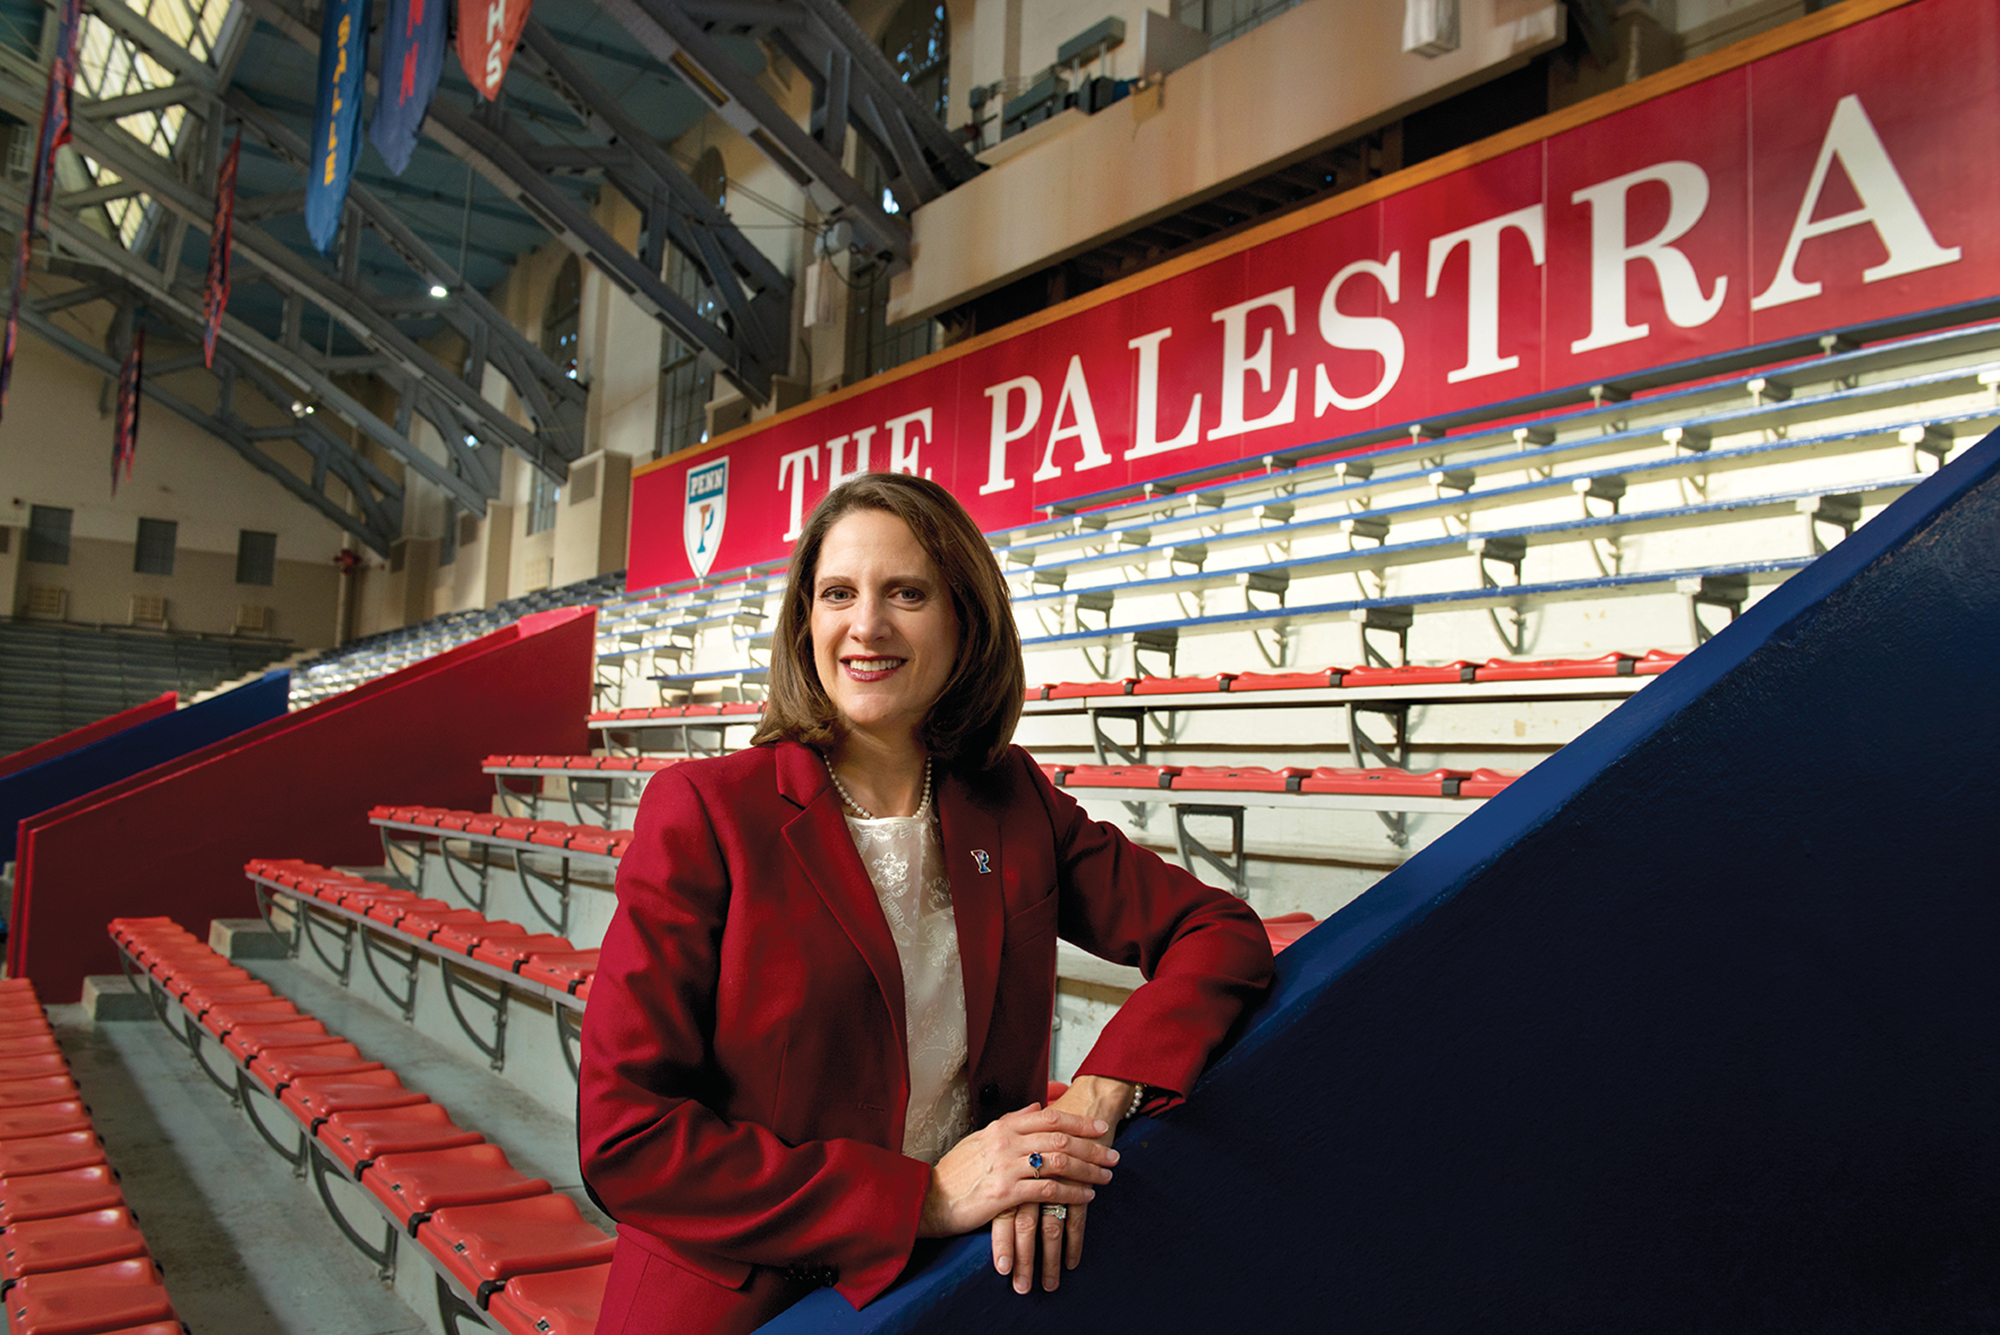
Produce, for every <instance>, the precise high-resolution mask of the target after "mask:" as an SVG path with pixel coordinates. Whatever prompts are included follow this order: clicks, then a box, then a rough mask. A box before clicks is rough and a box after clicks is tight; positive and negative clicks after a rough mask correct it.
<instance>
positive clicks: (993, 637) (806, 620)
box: [751, 473, 1027, 774]
mask: <svg viewBox="0 0 2000 1335" xmlns="http://www.w3.org/2000/svg"><path fill="white" fill-rule="evenodd" d="M856 510H880V511H883V512H884V513H887V514H892V515H894V516H896V518H898V519H900V520H902V521H903V522H904V523H905V524H907V525H909V527H910V532H911V534H912V535H914V536H915V538H916V540H917V543H918V545H919V546H921V547H922V548H923V549H924V551H925V553H926V554H927V555H929V557H930V558H931V562H932V564H934V565H936V566H937V569H938V576H939V578H940V579H942V580H943V582H944V586H945V588H947V589H949V590H951V604H952V611H953V612H955V613H956V614H957V616H958V657H957V659H956V661H954V662H953V663H952V666H951V676H950V677H949V678H947V679H946V681H945V684H944V690H943V691H942V693H940V694H939V696H938V699H937V703H936V704H935V705H933V706H931V712H930V716H929V717H928V718H926V719H925V720H924V723H923V729H922V733H921V736H922V739H923V743H924V747H925V749H926V750H928V751H929V752H930V753H931V755H933V756H935V757H936V758H937V759H938V760H939V761H941V762H943V763H944V764H945V765H946V766H948V767H949V768H951V769H954V770H957V771H958V772H960V773H962V774H974V773H978V772H980V771H983V770H987V769H990V768H992V767H993V766H994V765H997V764H998V763H999V762H1000V758H1001V757H1002V756H1003V755H1005V754H1006V751H1007V747H1008V744H1009V743H1011V742H1012V741H1013V740H1014V727H1015V725H1016V724H1017V723H1019V722H1020V719H1021V699H1022V695H1023V692H1024V688H1025V686H1026V681H1027V670H1026V669H1025V668H1024V667H1023V666H1022V664H1021V632H1020V631H1019V630H1018V629H1017V628H1016V627H1015V625H1014V607H1013V601H1012V599H1011V598H1009V597H1008V594H1007V582H1006V580H1005V579H1003V578H1002V577H1001V574H1000V563H999V562H998V561H997V560H995V559H994V556H993V549H992V548H991V547H989V546H987V544H986V537H985V535H984V534H982V533H981V532H980V531H979V526H978V525H977V524H975V523H974V522H973V520H972V516H971V515H969V514H967V513H966V512H965V507H964V506H962V505H960V504H959V503H958V498H957V497H955V496H953V495H952V494H951V493H950V492H949V491H947V490H945V489H944V488H943V487H942V486H939V485H938V484H937V483H935V482H932V481H931V480H930V479H928V478H921V477H912V476H910V475H908V474H904V473H864V474H862V475H861V476H860V477H857V478H853V479H851V480H849V481H847V482H844V483H842V484H841V485H840V486H838V487H835V488H834V489H833V490H832V491H830V492H828V493H827V495H826V499H825V500H823V501H821V502H820V503H819V506H818V507H817V508H816V509H814V511H813V512H812V518H810V519H808V520H807V521H806V526H805V528H804V529H803V530H802V531H801V532H800V533H799V540H798V543H797V544H796V545H795V546H794V547H793V548H792V561H791V565H790V567H789V568H788V569H787V570H786V572H785V591H784V595H783V597H784V601H783V602H781V603H780V604H779V605H778V624H777V627H776V629H775V630H774V631H773V633H772V636H771V678H770V692H769V696H768V698H767V699H766V700H765V702H764V721H763V723H762V724H761V725H759V727H758V729H757V733H756V736H754V737H752V738H751V744H752V745H761V744H762V743H765V742H775V741H778V740H780V739H787V740H790V741H795V742H804V743H806V744H807V745H809V746H821V747H824V746H827V745H830V744H832V743H834V742H837V741H838V740H839V739H840V717H839V715H838V713H836V712H835V710H834V707H833V702H832V701H831V700H830V699H828V698H827V694H826V690H825V689H824V688H823V687H822V686H821V684H820V680H819V669H818V667H817V666H816V665H815V663H814V661H813V644H812V600H813V581H814V579H815V578H816V577H817V575H818V572H819V552H820V547H821V545H822V544H823V543H824V542H825V541H826V533H827V530H828V529H830V528H832V527H833V526H834V524H836V523H837V522H839V521H840V520H841V519H843V518H845V517H846V516H847V515H850V514H852V513H853V512H855V511H856Z"/></svg>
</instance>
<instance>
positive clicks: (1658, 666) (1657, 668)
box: [1632, 649, 1687, 677]
mask: <svg viewBox="0 0 2000 1335" xmlns="http://www.w3.org/2000/svg"><path fill="white" fill-rule="evenodd" d="M1686 657H1687V655H1686V654H1670V653H1668V652H1667V651H1666V650H1664V649H1654V650H1652V651H1651V652H1650V653H1648V654H1647V655H1646V656H1645V657H1644V658H1642V659H1640V660H1639V662H1638V664H1637V665H1636V666H1634V667H1633V669H1632V671H1633V673H1634V675H1636V676H1640V677H1651V676H1655V675H1657V674H1659V673H1662V672H1665V671H1666V670H1667V669H1668V668H1670V667H1672V666H1673V665H1674V664H1676V663H1678V662H1680V661H1681V660H1682V659H1683V658H1686Z"/></svg>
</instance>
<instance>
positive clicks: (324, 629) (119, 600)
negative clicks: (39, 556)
mask: <svg viewBox="0 0 2000 1335" xmlns="http://www.w3.org/2000/svg"><path fill="white" fill-rule="evenodd" d="M89 309H90V308H83V310H84V311H85V312H87V311H88V310H89ZM55 318H57V319H59V320H65V321H68V322H70V323H71V324H72V327H74V328H77V329H78V330H79V332H80V334H81V335H82V336H83V337H86V338H88V339H89V341H91V342H92V343H98V342H100V341H101V340H102V337H103V331H102V329H101V328H98V327H95V326H92V325H90V324H88V323H87V316H79V314H78V312H77V311H76V310H72V311H64V312H60V313H58V315H57V316H56V317H55ZM153 355H154V356H155V357H159V358H164V357H165V356H168V355H170V350H169V349H167V348H165V347H155V349H154V350H153ZM185 379H186V381H187V382H188V383H192V382H193V381H194V379H195V377H194V376H188V377H186V378H185ZM180 387H181V386H180V385H179V384H178V383H177V385H176V388H180ZM110 402H111V399H110V395H109V394H108V393H107V392H106V391H105V378H104V377H103V376H101V375H99V374H98V373H97V372H95V371H93V370H90V369H88V368H86V367H84V366H83V365H82V364H81V363H78V362H76V361H74V360H73V359H71V358H70V357H69V356H68V355H67V354H65V353H63V352H61V351H59V350H57V349H55V348H52V347H50V346H49V345H47V344H45V343H43V342H42V341H41V340H40V339H38V338H37V337H36V336H35V335H34V334H33V333H32V332H29V331H27V330H23V331H22V334H21V342H20V349H19V352H18V355H17V357H16V362H15V369H14V383H13V389H12V393H11V394H10V395H9V396H8V403H7V412H6V416H5V418H4V420H0V524H4V525H8V526H18V527H19V528H20V529H22V530H25V529H26V527H27V523H28V516H29V511H30V508H31V507H32V506H35V505H48V506H59V507H62V508H64V509H68V510H71V511H72V512H73V517H72V519H71V527H70V539H71V558H70V564H69V565H67V566H42V565H27V564H21V565H20V566H19V568H18V572H17V574H16V575H15V577H14V578H12V579H10V578H8V577H7V572H8V569H9V567H10V566H11V565H13V564H14V563H16V562H20V561H21V559H22V552H21V541H20V540H21V536H22V535H21V534H16V535H14V541H12V542H10V543H9V552H8V553H7V554H5V555H0V592H5V593H6V594H7V595H8V596H7V598H6V611H7V612H8V613H10V614H19V613H20V612H21V610H22V608H23V603H24V601H25V599H26V596H27V589H28V587H29V586H30V585H31V584H32V585H52V586H54V587H58V588H64V589H67V590H68V591H69V619H70V620H72V621H85V622H104V623H111V624H116V625H123V624H125V622H126V621H127V618H128V612H129V608H130V601H129V600H130V597H131V595H132V594H134V593H143V594H158V595H161V596H164V597H165V598H167V599H168V601H169V603H170V604H171V610H170V619H171V622H172V625H173V627H174V629H176V630H185V631H204V632H210V633H214V634H228V633H229V632H230V630H231V628H232V627H233V626H234V625H235V621H236V608H237V605H238V604H239V603H249V604H254V605H258V606H267V607H271V608H273V609H275V613H276V617H275V621H274V622H273V626H272V633H273V634H276V635H279V636H282V637H284V638H286V639H289V640H291V641H293V642H294V643H296V644H298V645H300V646H301V647H312V646H320V645H328V644H331V643H333V631H334V604H335V600H336V587H337V582H338V581H337V577H336V575H335V572H334V566H333V564H332V563H333V557H334V554H335V553H336V552H337V551H338V550H339V549H340V545H341V536H342V534H341V530H340V529H339V528H338V527H337V526H336V525H334V524H333V523H332V522H331V521H330V520H328V519H327V518H326V517H325V516H323V515H321V514H320V513H319V512H318V511H317V510H314V509H313V508H312V507H310V506H308V505H306V504H305V503H304V502H302V501H299V500H297V499H295V498H294V497H292V496H291V495H290V494H288V493H287V492H285V491H284V490H283V489H282V488H281V487H280V486H279V485H278V484H277V483H276V482H274V481H272V480H271V479H270V478H268V477H266V476H265V475H264V474H262V473H260V472H258V471H257V470H256V469H255V468H254V467H253V466H252V465H250V464H249V463H247V462H246V461H245V460H244V459H243V458H242V457H241V456H240V455H238V454H237V453H236V452H235V451H234V450H232V449H231V448H230V447H229V446H227V445H225V444H223V443H222V442H221V441H219V440H217V439H215V438H214V437H213V436H210V435H209V434H208V433H207V432H205V431H202V430H201V429H200V428H198V427H195V426H192V425H190V424H189V423H188V422H186V421H184V420H183V419H181V418H179V417H176V416H174V415H173V414H171V413H169V412H167V411H166V410H165V409H163V408H161V407H160V406H159V405H158V404H155V403H151V402H147V403H145V404H144V405H143V406H142V409H141V413H140V424H139V447H138V455H137V458H136V460H135V464H134V470H133V476H132V478H131V480H130V481H129V482H126V481H121V482H120V484H119V487H118V491H117V494H116V495H115V496H114V495H113V494H112V491H111V479H110V473H111V433H112V422H111V416H110V413H109V411H108V408H109V405H110ZM100 404H102V405H103V406H104V407H105V408H106V411H104V412H102V413H100V412H99V407H100ZM272 452H273V453H274V454H277V455H279V456H280V457H287V456H289V455H291V454H296V455H297V459H296V460H295V461H294V463H295V464H296V466H297V467H298V469H299V471H300V472H301V474H303V473H304V472H305V471H306V470H307V469H308V468H309V467H310V465H309V463H308V462H307V461H306V460H305V457H304V455H303V453H302V452H298V451H296V450H294V449H293V447H291V446H289V445H285V444H283V443H273V444H272ZM141 518H147V519H167V520H172V521H174V522H175V524H177V525H178V530H177V534H176V553H175V563H174V573H173V574H172V575H171V576H153V575H138V574H134V573H133V570H132V556H133V545H134V543H135V541H136V539H137V534H138V526H139V520H140V519H141ZM244 529H252V530H256V531H260V532H266V533H276V534H277V535H278V562H277V572H276V583H274V584H273V585H271V586H269V587H263V586H254V585H238V584H237V583H236V549H237V537H238V534H239V532H240V531H241V530H244Z"/></svg>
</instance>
